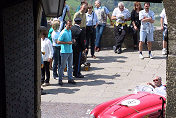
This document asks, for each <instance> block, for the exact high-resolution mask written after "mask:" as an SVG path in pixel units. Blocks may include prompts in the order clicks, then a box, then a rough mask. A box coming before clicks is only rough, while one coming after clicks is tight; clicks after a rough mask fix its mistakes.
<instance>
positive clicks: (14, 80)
mask: <svg viewBox="0 0 176 118" xmlns="http://www.w3.org/2000/svg"><path fill="white" fill-rule="evenodd" d="M38 3H39V1H38V0H37V1H35V0H34V1H33V0H16V1H13V0H7V1H6V2H4V4H2V5H3V7H1V16H2V17H1V25H0V26H1V27H2V31H1V32H2V34H3V35H1V41H0V43H1V48H0V49H1V52H2V53H1V57H0V60H2V62H1V64H4V65H2V66H1V68H0V69H1V75H2V76H1V77H2V78H1V80H2V87H4V88H3V89H1V91H2V92H4V94H2V95H4V96H2V97H1V98H2V99H1V100H3V101H2V102H1V101H0V102H1V103H3V104H2V105H3V108H2V109H0V114H1V113H2V117H1V116H0V118H35V117H40V114H39V113H40V86H39V84H38V81H37V79H38V75H39V74H40V73H39V74H38V67H39V66H38V67H37V66H35V65H38V64H37V62H38V61H37V54H38V53H37V40H36V39H37V35H38V34H37V25H35V24H37V15H38V7H39V6H38ZM34 6H35V8H34ZM39 48H40V47H39ZM38 60H39V57H38ZM39 62H40V61H39ZM3 80H4V81H3ZM5 110H6V111H5Z"/></svg>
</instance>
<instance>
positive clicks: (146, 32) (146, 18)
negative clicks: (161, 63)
mask: <svg viewBox="0 0 176 118" xmlns="http://www.w3.org/2000/svg"><path fill="white" fill-rule="evenodd" d="M149 8H150V3H149V2H145V3H144V10H141V11H140V12H139V20H141V28H140V42H139V58H141V59H144V57H143V55H142V49H143V43H144V42H145V39H146V37H147V46H148V51H149V58H150V59H153V56H152V53H151V50H152V42H153V41H154V40H153V31H154V28H153V23H154V21H155V17H154V16H155V13H154V12H153V11H151V10H149Z"/></svg>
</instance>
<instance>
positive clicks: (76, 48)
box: [71, 18, 85, 78]
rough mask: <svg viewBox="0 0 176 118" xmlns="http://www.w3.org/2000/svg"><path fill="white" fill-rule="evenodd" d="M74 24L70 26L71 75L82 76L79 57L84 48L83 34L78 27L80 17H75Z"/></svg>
mask: <svg viewBox="0 0 176 118" xmlns="http://www.w3.org/2000/svg"><path fill="white" fill-rule="evenodd" d="M74 21H75V25H74V26H72V28H71V31H72V40H73V76H75V77H76V78H83V77H84V76H83V75H82V74H81V57H82V52H83V51H84V50H85V44H84V40H85V35H84V32H83V30H82V29H81V28H80V24H81V18H75V19H74Z"/></svg>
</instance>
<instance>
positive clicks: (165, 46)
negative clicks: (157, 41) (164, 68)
mask: <svg viewBox="0 0 176 118" xmlns="http://www.w3.org/2000/svg"><path fill="white" fill-rule="evenodd" d="M164 33H165V32H164V31H163V49H162V54H163V55H165V54H167V49H166V48H167V41H165V38H164V35H165V34H164Z"/></svg>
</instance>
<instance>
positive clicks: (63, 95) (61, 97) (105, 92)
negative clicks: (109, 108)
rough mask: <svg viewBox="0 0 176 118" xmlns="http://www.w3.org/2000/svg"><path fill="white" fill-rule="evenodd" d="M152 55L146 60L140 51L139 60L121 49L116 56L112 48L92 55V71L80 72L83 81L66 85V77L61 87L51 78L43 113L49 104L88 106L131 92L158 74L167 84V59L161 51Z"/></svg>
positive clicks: (46, 88) (46, 90) (133, 53)
mask: <svg viewBox="0 0 176 118" xmlns="http://www.w3.org/2000/svg"><path fill="white" fill-rule="evenodd" d="M152 54H153V56H154V59H150V58H148V51H143V55H144V57H145V58H144V59H143V60H142V59H139V57H138V52H137V51H133V50H129V49H128V50H126V49H123V53H122V54H115V53H114V52H113V50H112V49H111V50H108V49H104V50H103V51H100V52H98V53H95V55H96V57H97V58H96V59H92V58H90V56H88V57H89V58H88V62H90V63H91V68H90V70H89V71H82V74H83V75H85V78H74V79H75V81H76V82H77V84H76V85H70V84H68V83H67V78H64V80H63V82H64V85H63V86H62V87H61V86H58V84H57V83H58V81H57V80H54V79H53V78H52V77H51V81H50V83H51V85H50V86H47V87H44V89H45V92H47V93H48V94H47V95H42V97H41V102H42V106H41V109H42V108H43V109H42V114H45V115H46V113H45V110H46V109H47V105H49V104H50V105H52V104H55V103H59V104H61V105H62V103H63V104H66V105H67V106H69V103H72V104H87V105H90V106H91V105H97V104H100V103H102V102H105V101H108V100H111V99H114V98H117V97H120V96H123V95H127V94H130V93H133V90H134V88H135V86H137V85H145V84H146V83H147V82H152V79H153V78H154V77H155V76H157V75H158V76H161V77H162V79H163V84H166V56H163V55H162V54H161V50H155V51H152ZM51 75H52V71H51ZM65 75H66V73H65ZM55 106H56V105H55ZM50 107H52V106H50ZM53 107H54V106H53ZM58 107H59V106H58ZM92 107H94V106H92ZM62 110H63V109H62ZM55 113H56V112H55ZM43 116H44V115H43ZM53 118H55V117H53ZM63 118H66V117H63ZM75 118H76V117H75ZM77 118H78V117H77Z"/></svg>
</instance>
